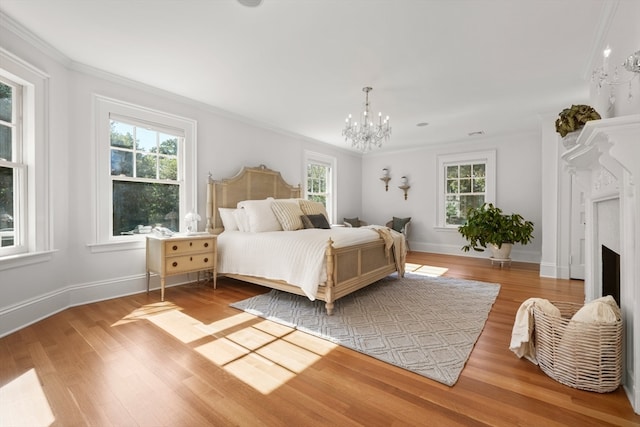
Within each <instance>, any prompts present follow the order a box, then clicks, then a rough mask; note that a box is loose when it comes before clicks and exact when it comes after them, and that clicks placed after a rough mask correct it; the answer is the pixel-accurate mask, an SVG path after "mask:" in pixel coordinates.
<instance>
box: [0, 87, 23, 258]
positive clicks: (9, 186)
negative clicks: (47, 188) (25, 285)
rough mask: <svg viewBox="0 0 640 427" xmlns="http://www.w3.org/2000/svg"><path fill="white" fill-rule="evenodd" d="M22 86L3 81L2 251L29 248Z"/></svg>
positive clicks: (0, 110)
mask: <svg viewBox="0 0 640 427" xmlns="http://www.w3.org/2000/svg"><path fill="white" fill-rule="evenodd" d="M21 100H22V87H21V85H19V84H17V83H15V82H12V81H11V80H9V79H6V78H0V248H2V250H3V252H4V253H12V252H20V249H21V248H23V247H24V246H25V242H24V228H25V227H26V223H27V221H26V216H25V215H24V213H25V211H24V207H25V204H24V198H25V195H26V193H27V188H26V186H25V173H26V169H27V167H26V165H25V163H24V161H23V158H22V145H23V144H22V125H21V117H22V114H21V110H22V103H21Z"/></svg>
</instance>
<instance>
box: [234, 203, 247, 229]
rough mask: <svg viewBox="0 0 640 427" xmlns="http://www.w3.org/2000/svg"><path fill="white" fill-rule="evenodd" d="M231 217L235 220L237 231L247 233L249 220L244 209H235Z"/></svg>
mask: <svg viewBox="0 0 640 427" xmlns="http://www.w3.org/2000/svg"><path fill="white" fill-rule="evenodd" d="M233 217H234V218H235V220H236V224H237V225H238V230H240V231H243V232H249V231H250V230H249V218H248V217H247V212H246V211H245V210H244V209H236V210H235V211H234V212H233Z"/></svg>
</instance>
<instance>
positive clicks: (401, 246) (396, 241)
mask: <svg viewBox="0 0 640 427" xmlns="http://www.w3.org/2000/svg"><path fill="white" fill-rule="evenodd" d="M363 228H371V229H373V230H376V231H377V232H378V234H380V237H381V238H382V240H384V248H385V250H386V251H387V258H388V257H389V256H390V255H391V249H392V248H393V257H394V260H395V262H396V270H398V275H399V276H400V277H404V268H405V261H406V258H407V244H406V242H405V240H404V234H402V233H398V232H397V231H395V230H393V229H391V228H389V227H384V226H381V225H368V226H365V227H363Z"/></svg>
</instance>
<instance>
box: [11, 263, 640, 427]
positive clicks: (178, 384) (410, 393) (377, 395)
mask: <svg viewBox="0 0 640 427" xmlns="http://www.w3.org/2000/svg"><path fill="white" fill-rule="evenodd" d="M408 262H409V263H412V264H415V265H418V266H419V265H426V266H429V267H428V268H431V269H433V268H435V270H436V271H440V272H444V275H445V276H451V277H459V278H464V279H472V280H481V281H487V282H497V283H500V284H501V285H502V287H501V290H500V294H499V296H498V298H497V300H496V303H495V304H494V306H493V309H492V310H491V313H490V315H489V319H488V321H487V323H486V326H485V329H484V331H483V332H482V335H481V336H480V338H479V340H478V342H477V344H476V346H475V347H474V350H473V352H472V354H471V357H470V358H469V361H468V362H467V364H466V366H465V368H464V370H463V371H462V374H461V376H460V379H459V380H458V382H457V383H456V384H455V386H453V387H447V386H445V385H442V384H440V383H437V382H434V381H432V380H429V379H427V378H424V377H421V376H419V375H416V374H413V373H411V372H408V371H405V370H403V369H400V368H397V367H393V366H390V365H388V364H385V363H383V362H379V361H376V360H374V359H372V358H370V357H367V356H365V355H362V354H360V353H357V352H354V351H350V350H347V349H344V348H341V347H335V346H333V345H331V344H329V343H328V342H326V341H323V340H320V339H317V338H312V337H310V336H308V335H306V334H304V333H301V332H297V331H293V330H291V329H288V328H284V327H282V326H279V325H275V324H273V323H271V322H268V321H264V320H262V319H257V318H254V317H252V316H250V315H247V314H245V313H241V312H239V311H238V310H235V309H233V308H230V307H229V303H231V302H234V301H238V300H241V299H244V298H247V297H250V296H252V295H256V294H259V293H263V292H266V291H267V290H266V289H265V288H262V287H259V286H255V285H250V284H246V283H242V282H237V281H233V280H229V279H220V280H219V281H218V289H217V290H215V291H214V290H213V289H211V288H210V287H207V286H204V285H202V284H200V285H195V284H190V285H184V286H180V287H172V288H169V289H167V291H166V302H165V303H159V291H153V292H151V293H150V294H149V295H147V294H145V293H143V294H138V295H133V296H128V297H122V298H116V299H112V300H108V301H102V302H98V303H94V304H87V305H83V306H79V307H75V308H71V309H68V310H64V311H63V312H61V313H58V314H55V315H53V316H51V317H49V318H47V319H44V320H42V321H40V322H37V323H36V324H34V325H31V326H29V327H26V328H24V329H22V330H20V331H18V332H16V333H13V334H11V335H8V336H6V337H4V338H2V339H0V408H1V410H2V412H1V413H0V425H3V426H4V425H25V426H32V425H55V426H87V425H92V426H230V425H239V426H404V425H410V426H476V425H477V426H482V425H496V426H514V425H522V426H614V425H615V426H632V425H635V426H638V425H640V416H638V415H636V414H634V413H633V410H632V409H631V406H630V404H629V401H628V400H627V397H626V395H625V393H624V391H623V390H622V388H619V389H618V390H617V391H616V392H613V393H608V394H598V393H590V392H586V391H581V390H576V389H573V388H570V387H567V386H564V385H562V384H559V383H557V382H555V381H554V380H552V379H551V378H549V377H547V376H546V375H545V374H544V373H542V371H541V370H540V369H539V368H538V367H537V366H534V365H533V364H531V363H529V362H527V361H526V360H524V359H518V358H517V357H516V356H515V355H514V354H513V353H512V352H511V351H509V349H508V346H509V341H510V337H511V328H512V325H513V319H514V316H515V313H516V311H517V309H518V307H519V306H520V304H521V303H522V301H524V300H525V299H527V298H530V297H542V298H548V299H550V300H562V301H574V302H582V301H583V298H584V294H583V292H584V291H583V283H582V282H581V281H569V280H555V279H545V278H540V277H539V276H538V267H537V265H532V264H519V263H514V265H512V266H511V268H504V269H501V268H499V267H497V266H494V267H492V266H491V265H490V263H489V261H488V260H487V259H474V258H465V257H453V256H444V255H435V254H426V253H417V252H413V253H410V254H409V257H408ZM410 268H415V266H410ZM425 268H427V267H425ZM155 279H156V280H157V278H155Z"/></svg>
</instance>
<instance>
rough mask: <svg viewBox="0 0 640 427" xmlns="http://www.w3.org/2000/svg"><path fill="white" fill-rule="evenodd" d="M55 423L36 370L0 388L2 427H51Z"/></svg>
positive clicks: (0, 421) (31, 370) (0, 419)
mask: <svg viewBox="0 0 640 427" xmlns="http://www.w3.org/2000/svg"><path fill="white" fill-rule="evenodd" d="M54 421H55V417H54V416H53V412H51V407H50V406H49V402H48V401H47V397H46V396H45V394H44V391H43V390H42V387H41V386H40V380H39V379H38V375H37V374H36V371H35V370H34V369H29V370H28V371H27V372H25V373H24V374H22V375H20V376H19V377H17V378H16V379H14V380H13V381H11V382H10V383H7V384H5V385H4V386H2V387H0V425H3V426H22V425H24V426H49V425H51V424H53V422H54Z"/></svg>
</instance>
